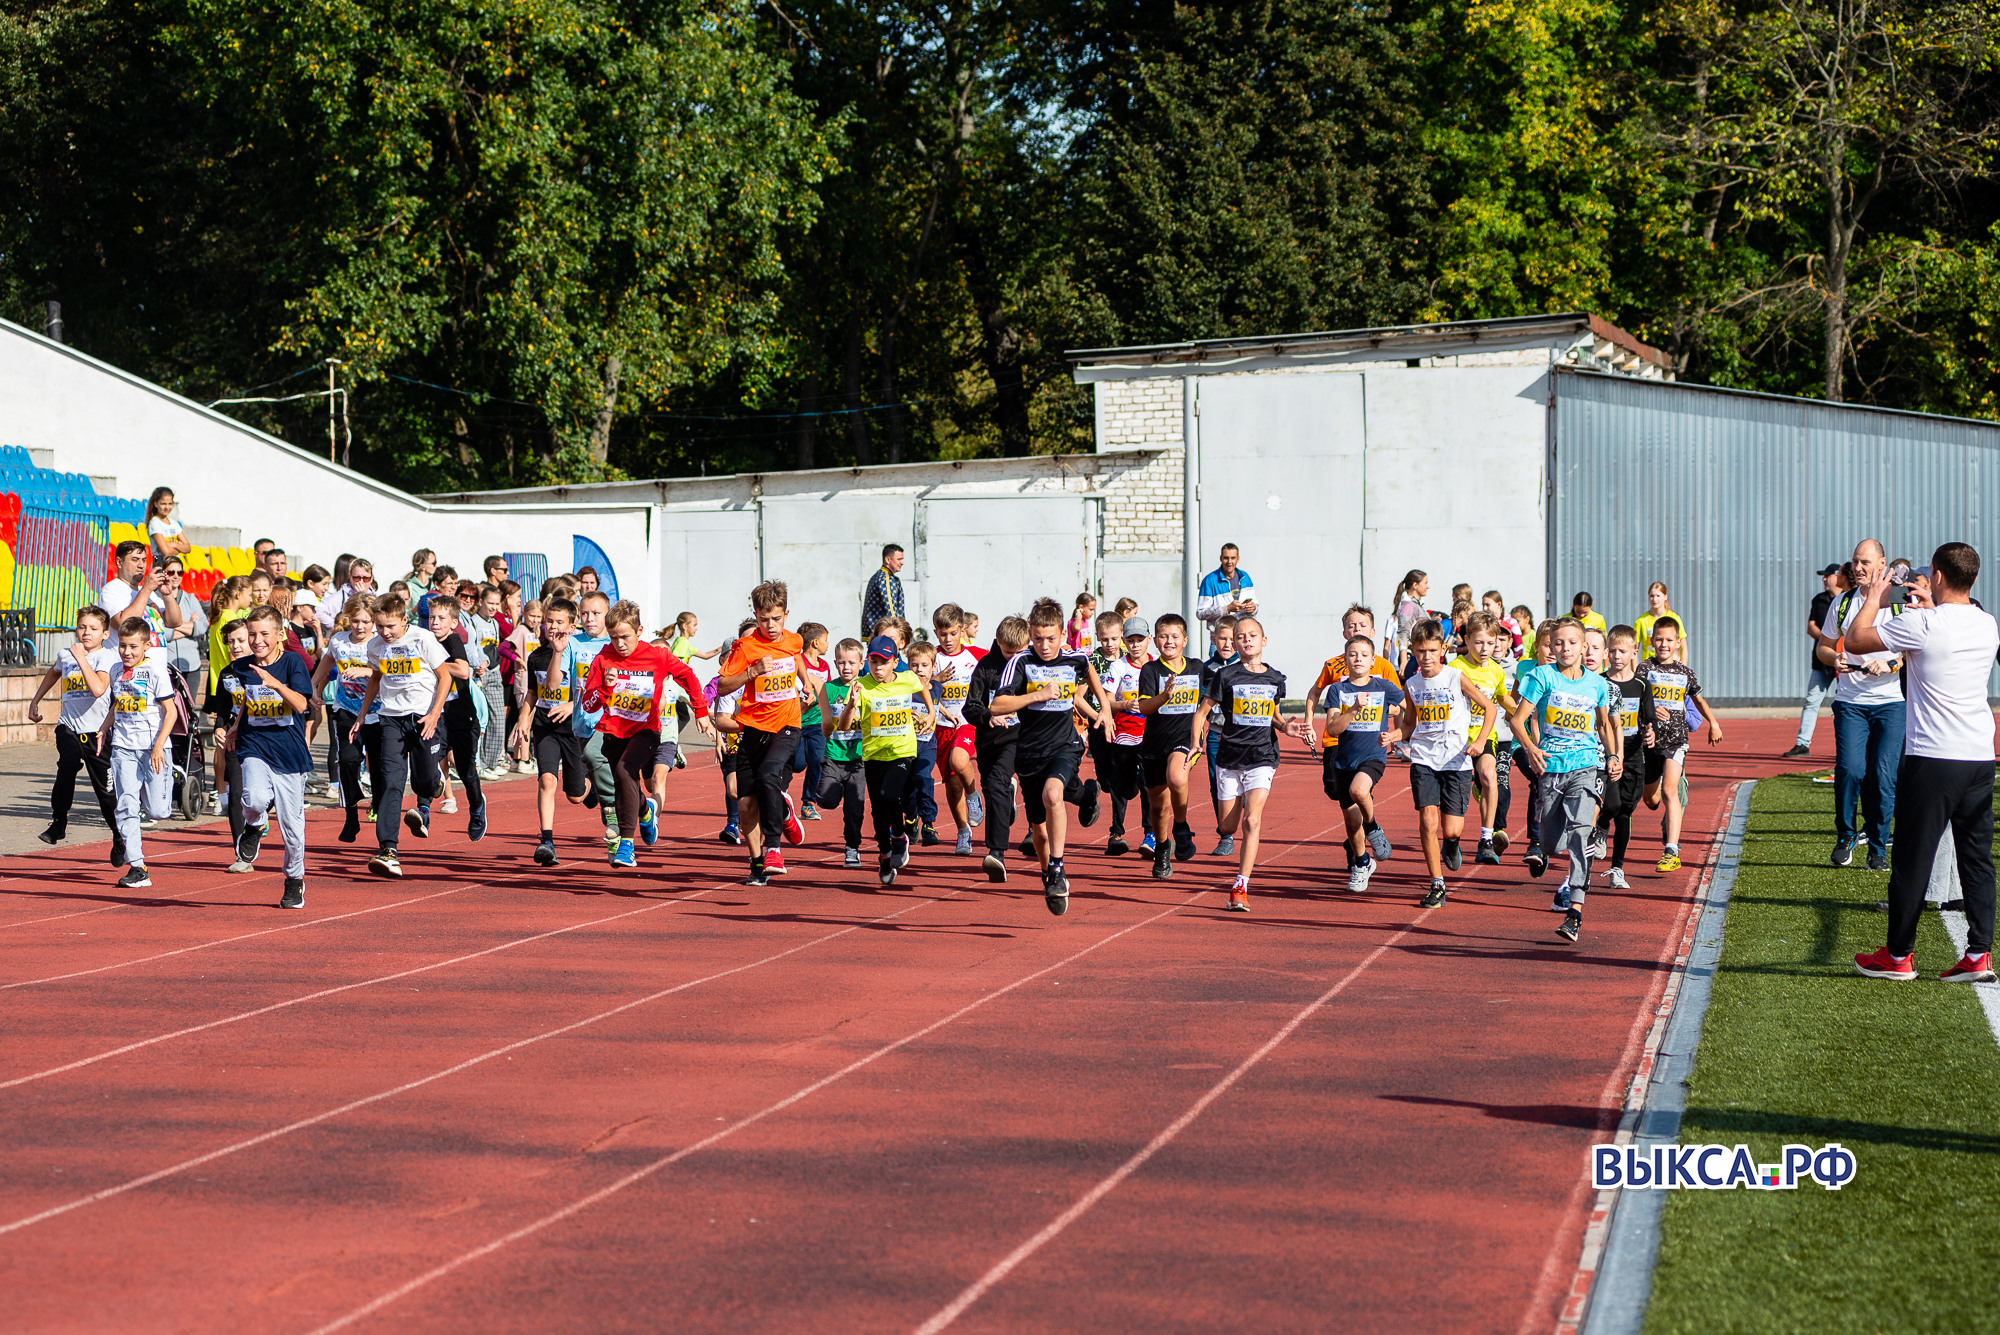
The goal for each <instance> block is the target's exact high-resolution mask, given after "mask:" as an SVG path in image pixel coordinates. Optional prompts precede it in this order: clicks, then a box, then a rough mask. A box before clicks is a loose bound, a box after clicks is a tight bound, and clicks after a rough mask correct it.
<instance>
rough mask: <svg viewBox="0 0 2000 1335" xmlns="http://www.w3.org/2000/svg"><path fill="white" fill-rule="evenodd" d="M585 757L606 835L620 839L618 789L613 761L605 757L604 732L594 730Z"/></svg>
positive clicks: (591, 786) (610, 839)
mask: <svg viewBox="0 0 2000 1335" xmlns="http://www.w3.org/2000/svg"><path fill="white" fill-rule="evenodd" d="M583 758H584V761H585V763H587V764H588V765H589V766H590V790H591V792H593V793H595V794H597V814H598V815H600V816H602V817H604V837H605V839H606V840H607V841H610V842H614V843H615V842H616V841H617V839H618V789H617V787H616V785H615V784H614V782H613V780H612V777H611V762H610V761H608V760H606V759H605V758H604V734H603V733H601V732H593V733H591V734H590V738H589V740H588V741H586V742H584V744H583Z"/></svg>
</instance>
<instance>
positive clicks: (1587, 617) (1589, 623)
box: [1572, 608, 1611, 635]
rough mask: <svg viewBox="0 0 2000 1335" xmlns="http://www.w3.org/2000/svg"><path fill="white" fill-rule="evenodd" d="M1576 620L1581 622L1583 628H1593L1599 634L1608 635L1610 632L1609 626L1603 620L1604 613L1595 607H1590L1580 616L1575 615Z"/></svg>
mask: <svg viewBox="0 0 2000 1335" xmlns="http://www.w3.org/2000/svg"><path fill="white" fill-rule="evenodd" d="M1572 615H1574V614H1572ZM1577 620H1578V621H1581V622H1582V623H1583V628H1584V629H1585V630H1594V631H1596V632H1598V633H1599V634H1601V635H1609V634H1610V633H1611V627H1610V626H1609V625H1608V624H1607V623H1606V622H1605V620H1604V614H1603V613H1602V612H1599V611H1598V610H1597V609H1596V608H1592V609H1591V610H1590V611H1588V612H1585V613H1584V614H1583V615H1582V616H1580V617H1577Z"/></svg>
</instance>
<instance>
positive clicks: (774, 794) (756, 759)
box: [715, 580, 805, 885]
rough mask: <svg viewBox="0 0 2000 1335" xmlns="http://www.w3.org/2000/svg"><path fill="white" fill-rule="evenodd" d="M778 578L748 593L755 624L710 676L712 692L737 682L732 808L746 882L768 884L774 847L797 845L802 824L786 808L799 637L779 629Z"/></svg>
mask: <svg viewBox="0 0 2000 1335" xmlns="http://www.w3.org/2000/svg"><path fill="white" fill-rule="evenodd" d="M787 600H788V595H787V591H786V589H785V584H784V581H782V580H766V581H765V582H764V583H762V584H759V585H758V586H757V587H756V588H755V589H752V590H751V591H750V610H751V611H752V612H753V613H754V614H755V615H756V618H757V628H756V629H755V630H753V631H751V632H750V634H748V635H745V636H744V637H743V638H742V639H740V640H738V641H736V643H735V644H733V645H731V646H730V649H729V657H728V659H727V660H725V661H724V662H723V664H722V673H721V675H720V676H719V677H717V678H716V681H715V688H716V691H717V693H718V694H724V693H727V692H729V691H733V690H736V689H737V688H738V687H742V688H743V699H742V702H741V703H740V704H738V705H737V707H736V718H737V722H739V723H740V724H742V727H743V732H742V741H741V742H740V743H739V744H738V746H737V748H736V783H737V789H738V792H739V793H740V794H741V796H740V798H739V799H738V806H739V809H740V811H741V819H742V822H743V841H744V843H745V844H746V845H747V846H748V847H749V850H750V880H749V883H750V884H751V885H769V884H770V883H771V876H772V875H774V874H780V873H782V872H783V871H784V870H785V855H784V853H783V852H781V851H780V850H779V848H778V840H779V839H780V838H781V837H782V838H784V839H787V840H790V841H791V842H792V843H794V844H797V843H800V842H802V841H803V840H804V839H805V827H804V826H802V825H800V824H799V818H798V816H797V814H796V813H795V812H794V811H793V810H792V796H791V794H790V793H789V792H788V791H786V790H787V789H789V788H790V787H791V777H792V756H793V754H794V753H795V752H796V751H797V750H798V745H799V727H800V720H801V718H802V717H803V716H804V711H803V710H802V709H801V707H800V704H799V656H800V655H801V654H802V653H804V651H805V642H804V641H803V640H801V639H800V638H799V637H798V636H797V635H796V634H794V633H793V632H791V631H789V630H786V629H785V618H786V617H787V616H788V615H789V614H790V608H789V607H788V606H787Z"/></svg>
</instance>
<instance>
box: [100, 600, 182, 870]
mask: <svg viewBox="0 0 2000 1335" xmlns="http://www.w3.org/2000/svg"><path fill="white" fill-rule="evenodd" d="M152 647H153V628H152V626H151V625H149V624H147V622H146V621H145V620H144V619H143V618H141V617H130V618H127V620H126V622H125V624H124V625H122V626H120V627H119V628H118V664H119V668H118V671H117V672H114V673H110V674H108V675H107V676H106V677H104V678H103V682H104V689H105V690H106V691H107V692H109V694H110V696H111V721H110V727H111V791H112V793H113V794H114V796H115V797H116V799H117V803H118V807H117V810H118V833H119V835H120V836H121V838H122V839H123V840H124V844H125V853H126V856H127V857H129V858H130V859H131V862H132V865H131V866H130V867H129V868H128V869H127V870H126V872H125V874H124V875H123V876H121V877H119V878H118V885H119V888H121V889H125V890H143V889H145V888H146V887H147V886H149V885H151V884H152V883H153V878H152V877H151V876H149V875H147V873H146V849H145V845H144V842H143V841H142V839H141V836H140V832H139V820H140V816H141V815H142V814H143V815H144V816H146V817H147V818H149V819H152V820H165V819H166V818H167V816H168V815H169V814H170V813H171V812H172V811H173V805H174V762H173V757H172V756H170V755H168V754H167V740H168V738H169V737H170V736H171V735H172V733H173V730H174V722H175V720H176V719H177V718H179V716H180V710H179V707H178V706H177V705H176V704H175V702H174V683H173V678H172V677H171V676H170V675H169V674H168V671H167V665H166V662H165V660H163V659H157V658H154V657H153V656H152V654H151V650H152Z"/></svg>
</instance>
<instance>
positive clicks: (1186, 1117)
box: [329, 909, 1437, 1335]
mask: <svg viewBox="0 0 2000 1335" xmlns="http://www.w3.org/2000/svg"><path fill="white" fill-rule="evenodd" d="M1436 912H1437V910H1436V909H1425V910H1424V911H1423V912H1421V913H1419V914H1418V915H1417V916H1416V917H1414V918H1412V919H1411V920H1410V921H1409V922H1407V923H1405V924H1404V925H1403V926H1402V927H1401V928H1399V929H1398V930H1397V931H1396V932H1395V934H1394V935H1392V936H1391V937H1389V939H1388V940H1386V941H1384V942H1382V943H1381V944H1380V945H1378V946H1376V947H1375V949H1373V950H1371V951H1369V952H1368V954H1367V955H1366V956H1365V957H1363V959H1362V960H1361V962H1360V963H1358V964H1356V965H1355V966H1354V967H1353V968H1351V969H1349V970H1348V971H1347V972H1346V973H1344V974H1342V975H1341V977H1340V981H1338V982H1336V983H1335V984H1334V985H1333V986H1332V987H1330V988H1328V989H1327V990H1326V991H1324V992H1322V993H1320V994H1319V996H1317V997H1315V998H1314V999H1313V1000H1312V1001H1310V1002H1308V1003H1306V1005H1305V1006H1304V1007H1303V1008H1302V1009H1300V1010H1299V1011H1298V1012H1297V1013H1295V1014H1294V1015H1293V1016H1292V1018H1291V1019H1289V1020H1287V1021H1285V1023H1284V1024H1283V1025H1281V1026H1280V1027H1279V1029H1278V1032H1276V1033H1275V1034H1272V1035H1271V1036H1270V1037H1269V1038H1267V1039H1265V1040H1264V1044H1263V1046H1262V1047H1259V1048H1258V1049H1257V1050H1256V1051H1255V1052H1253V1053H1251V1054H1250V1055H1249V1056H1248V1057H1245V1058H1244V1059H1243V1060H1242V1061H1241V1062H1239V1063H1238V1064H1237V1066H1236V1069H1235V1070H1233V1071H1231V1072H1230V1073H1229V1074H1228V1075H1225V1076H1223V1077H1222V1079H1220V1080H1218V1081H1216V1082H1215V1083H1214V1084H1213V1085H1210V1086H1209V1087H1208V1090H1207V1091H1206V1092H1205V1093H1203V1094H1202V1096H1201V1097H1200V1098H1198V1099H1196V1100H1195V1101H1194V1102H1193V1103H1191V1104H1189V1105H1188V1108H1187V1111H1185V1112H1183V1113H1182V1114H1181V1115H1180V1116H1179V1117H1176V1118H1175V1119H1174V1120H1173V1121H1171V1122H1169V1123H1167V1125H1166V1126H1164V1127H1162V1128H1161V1129H1160V1132H1159V1134H1158V1135H1156V1136H1154V1137H1153V1138H1152V1139H1151V1140H1149V1141H1147V1142H1146V1144H1145V1146H1144V1148H1142V1149H1140V1150H1139V1152H1138V1153H1136V1154H1134V1155H1133V1156H1132V1157H1131V1158H1129V1159H1127V1160H1126V1161H1125V1162H1124V1163H1122V1164H1120V1165H1118V1167H1117V1168H1116V1169H1115V1170H1113V1171H1112V1172H1111V1174H1110V1175H1109V1176H1107V1177H1105V1178H1104V1179H1103V1180H1102V1181H1100V1182H1099V1183H1098V1184H1097V1185H1096V1186H1094V1187H1092V1188H1091V1189H1090V1190H1089V1191H1086V1192H1085V1193H1083V1195H1081V1196H1079V1197H1077V1199H1076V1201H1075V1202H1074V1203H1073V1204H1072V1205H1071V1206H1070V1207H1069V1208H1068V1209H1067V1210H1064V1211H1063V1212H1062V1213H1061V1214H1059V1215H1057V1216H1056V1217H1055V1218H1054V1219H1051V1220H1050V1221H1049V1222H1048V1223H1047V1224H1046V1225H1044V1226H1043V1228H1042V1230H1041V1231H1040V1232H1038V1233H1036V1234H1035V1235H1034V1236H1033V1237H1031V1238H1029V1239H1028V1240H1027V1241H1026V1242H1023V1243H1022V1244H1021V1245H1020V1246H1018V1247H1016V1248H1015V1249H1014V1250H1013V1251H1011V1252H1009V1253H1007V1255H1005V1256H1003V1257H1002V1258H1000V1260H999V1261H997V1262H995V1263H994V1265H993V1268H992V1269H990V1270H988V1271H987V1272H986V1273H985V1274H983V1275H981V1276H980V1277H979V1278H978V1279H976V1280H974V1281H973V1282H972V1283H971V1284H968V1285H967V1286H966V1287H965V1288H964V1290H963V1291H961V1292H960V1293H959V1295H958V1296H957V1297H956V1298H954V1299H952V1300H951V1301H950V1302H949V1303H946V1304H945V1305H944V1306H943V1307H942V1308H940V1309H939V1310H938V1311H937V1312H936V1313H935V1314H934V1315H933V1316H932V1317H931V1318H930V1320H928V1321H926V1322H924V1324H923V1325H921V1326H918V1327H917V1331H916V1335H936V1332H938V1331H941V1330H943V1329H944V1328H945V1327H946V1326H949V1325H950V1324H951V1323H952V1322H954V1321H956V1320H958V1318H959V1317H960V1316H962V1315H964V1313H965V1311H966V1309H967V1308H969V1307H971V1306H972V1305H973V1304H974V1303H976V1302H978V1301H979V1300H980V1299H981V1298H983V1297H985V1296H986V1294H987V1293H988V1292H990V1291H991V1290H992V1289H993V1287H994V1286H995V1285H996V1284H999V1283H1000V1282H1001V1281H1002V1280H1004V1279H1006V1278H1007V1276H1008V1275H1010V1274H1012V1273H1013V1271H1014V1269H1015V1268H1016V1267H1017V1266H1019V1265H1020V1264H1021V1263H1022V1262H1023V1261H1026V1260H1027V1259H1028V1258H1029V1257H1031V1256H1033V1255H1034V1254H1035V1253H1036V1252H1038V1251H1040V1250H1041V1249H1042V1248H1043V1247H1045V1246H1047V1245H1048V1244H1049V1243H1051V1242H1053V1241H1054V1240H1055V1239H1056V1236H1057V1235H1058V1234H1060V1233H1061V1232H1062V1231H1063V1230H1064V1229H1066V1228H1068V1227H1069V1226H1070V1225H1071V1224H1073V1223H1075V1222H1076V1221H1077V1220H1078V1219H1080V1218H1082V1217H1083V1215H1084V1214H1085V1212H1086V1211H1088V1210H1089V1209H1090V1207H1091V1206H1093V1205H1096V1204H1097V1203H1098V1202H1099V1201H1101V1200H1103V1199H1104V1198H1105V1197H1106V1196H1108V1195H1110V1194H1111V1193H1112V1192H1113V1191H1115V1190H1117V1188H1118V1184H1119V1183H1121V1182H1123V1181H1124V1180H1125V1179H1126V1178H1128V1177H1130V1176H1132V1174H1134V1173H1136V1172H1138V1171H1139V1169H1140V1168H1142V1167H1143V1166H1144V1165H1145V1163H1146V1161H1147V1160H1148V1159H1150V1158H1152V1157H1153V1156H1154V1155H1156V1154H1158V1153H1159V1152H1160V1151H1161V1150H1163V1149H1165V1148H1166V1147H1167V1146H1168V1145H1169V1144H1171V1143H1172V1142H1173V1140H1174V1138H1175V1137H1176V1136H1178V1135H1180V1133H1181V1132H1183V1131H1185V1130H1187V1128H1188V1127H1189V1126H1190V1125H1192V1124H1193V1122H1194V1120H1195V1119H1196V1118H1197V1117H1200V1116H1201V1115H1202V1113H1204V1112H1206V1111H1207V1110H1208V1106H1209V1105H1210V1104H1212V1103H1214V1102H1215V1101H1216V1100H1217V1099H1219V1098H1221V1097H1222V1096H1223V1095H1224V1094H1226V1093H1228V1092H1229V1089H1230V1087H1231V1086H1232V1085H1234V1084H1235V1083H1236V1082H1237V1081H1239V1080H1241V1079H1242V1078H1243V1077H1244V1076H1245V1075H1246V1074H1248V1072H1249V1071H1250V1068H1251V1067H1253V1066H1255V1065H1257V1063H1258V1062H1261V1061H1263V1060H1264V1058H1266V1057H1268V1056H1270V1055H1271V1053H1272V1052H1273V1051H1274V1050H1275V1049H1276V1048H1277V1046H1278V1045H1279V1044H1280V1043H1283V1042H1284V1041H1285V1040H1286V1039H1288V1038H1290V1037H1291V1036H1292V1035H1293V1034H1294V1033H1295V1032H1297V1030H1298V1028H1299V1026H1300V1025H1302V1024H1304V1023H1305V1022H1306V1021H1307V1020H1310V1019H1311V1018H1312V1017H1313V1016H1314V1015H1315V1014H1316V1013H1318V1011H1319V1010H1320V1009H1321V1008H1322V1007H1324V1006H1325V1005H1326V1004H1327V1003H1328V1002H1330V1001H1332V1000H1333V999H1334V998H1335V997H1337V996H1339V995H1340V994H1341V993H1342V992H1344V991H1346V990H1347V986H1348V984H1350V983H1352V982H1353V981H1354V980H1355V979H1356V978H1359V977H1360V976H1361V975H1362V974H1363V973H1364V972H1366V971H1367V969H1368V967H1369V966H1370V965H1372V964H1374V963H1375V961H1376V960H1379V959H1381V958H1382V956H1384V955H1386V954H1387V953H1388V952H1389V951H1390V950H1392V949H1394V947H1395V945H1396V943H1397V942H1398V941H1401V940H1402V939H1403V938H1404V937H1406V936H1408V935H1409V934H1410V933H1411V932H1413V931H1415V930H1416V928H1417V926H1418V925H1419V924H1420V923H1422V922H1423V920H1424V919H1426V918H1428V917H1430V916H1431V915H1432V914H1433V913H1436ZM329 1329H330V1327H329Z"/></svg>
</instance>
